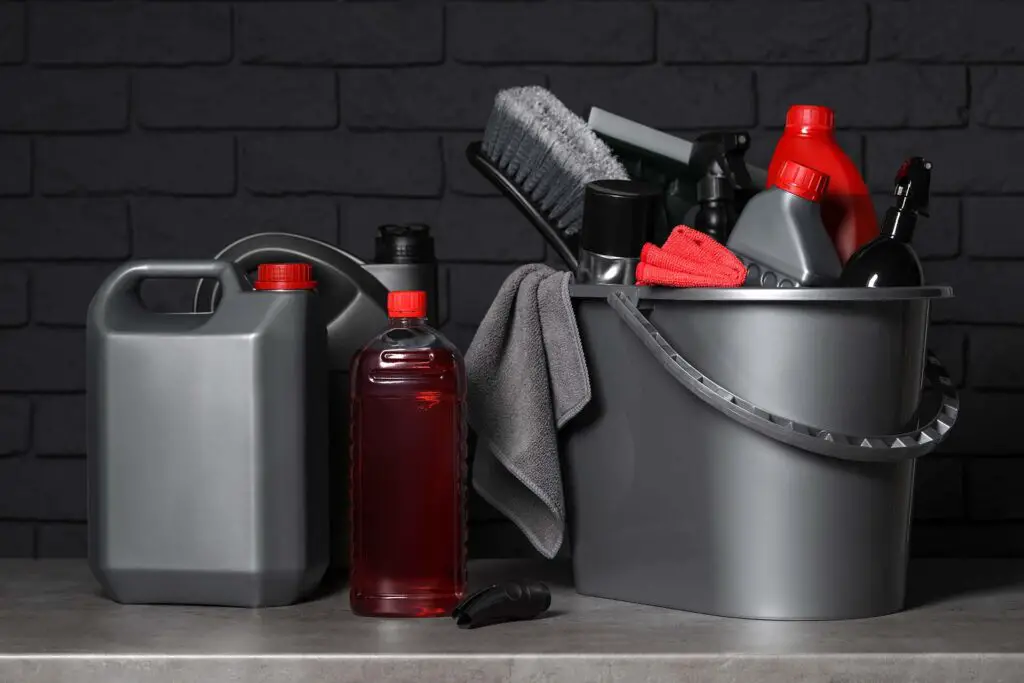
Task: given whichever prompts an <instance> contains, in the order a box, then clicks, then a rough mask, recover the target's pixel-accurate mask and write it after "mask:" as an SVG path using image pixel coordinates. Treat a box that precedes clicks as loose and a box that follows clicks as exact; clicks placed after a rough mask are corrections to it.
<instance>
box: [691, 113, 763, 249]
mask: <svg viewBox="0 0 1024 683" xmlns="http://www.w3.org/2000/svg"><path fill="white" fill-rule="evenodd" d="M748 149H750V135H749V134H748V133H747V132H746V131H741V132H727V131H716V132H712V133H704V134H703V135H700V136H698V137H697V139H696V140H695V141H694V144H693V152H692V153H691V159H690V165H691V166H693V168H694V169H695V170H697V171H698V172H699V173H701V174H702V176H701V179H700V181H698V183H697V202H698V205H699V208H698V210H697V214H696V215H695V216H694V218H693V228H694V229H695V230H699V231H701V232H703V233H705V234H707V235H710V236H711V237H713V238H714V239H716V240H717V241H719V242H721V243H722V244H725V242H726V240H728V239H729V234H730V233H731V232H732V229H733V227H734V226H735V225H736V218H737V215H738V214H737V210H736V208H737V207H736V200H737V197H736V194H737V190H746V189H750V188H753V185H754V183H753V181H752V180H751V179H750V173H749V172H748V171H747V164H746V161H745V160H744V155H745V154H746V152H747V150H748Z"/></svg>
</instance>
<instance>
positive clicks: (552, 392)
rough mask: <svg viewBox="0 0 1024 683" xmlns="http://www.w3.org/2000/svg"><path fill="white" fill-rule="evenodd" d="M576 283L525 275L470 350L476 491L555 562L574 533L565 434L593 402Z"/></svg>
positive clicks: (559, 274)
mask: <svg viewBox="0 0 1024 683" xmlns="http://www.w3.org/2000/svg"><path fill="white" fill-rule="evenodd" d="M571 277H572V276H571V274H570V273H568V272H565V271H556V270H555V269H553V268H551V267H549V266H546V265H544V264H540V263H535V264H530V265H527V266H523V267H521V268H518V269H517V270H516V271H515V272H513V273H512V274H511V275H509V277H508V279H506V280H505V283H504V284H503V285H502V286H501V289H500V290H499V291H498V295H497V297H496V298H495V299H494V303H492V304H491V308H490V310H488V311H487V315H486V316H485V317H484V319H483V322H481V323H480V328H479V329H478V330H477V333H476V336H475V337H474V338H473V342H472V343H471V344H470V346H469V350H468V351H467V352H466V371H467V374H468V376H469V423H470V425H471V426H472V427H473V429H474V430H475V431H476V434H477V448H476V455H475V459H474V461H473V487H474V488H476V490H477V491H478V492H479V493H480V495H481V496H483V498H484V499H486V500H487V501H488V502H489V503H490V504H491V505H493V506H494V507H495V508H497V509H498V510H499V511H500V512H501V513H502V514H504V515H505V516H506V517H508V518H509V519H511V520H512V521H513V522H515V524H516V525H517V526H518V527H519V528H520V529H521V530H522V532H523V533H524V534H525V535H526V537H527V538H528V539H529V540H530V542H531V543H532V544H533V547H535V548H536V549H537V550H538V551H539V552H540V553H541V554H542V555H544V556H545V557H547V558H552V557H554V556H555V554H556V553H557V552H558V549H559V548H560V547H561V546H562V540H563V538H564V536H565V499H564V494H563V492H562V473H561V467H560V463H559V458H558V430H559V429H561V427H562V426H563V425H565V424H566V423H567V422H568V421H569V420H571V419H572V418H573V417H575V416H576V415H577V414H578V413H579V412H580V411H581V410H583V408H584V406H586V405H587V403H588V402H589V401H590V376H589V375H588V374H587V364H586V360H585V359H584V357H583V345H582V344H581V343H580V333H579V329H578V328H577V327H576V317H575V315H574V314H573V310H572V301H571V299H570V298H569V280H570V278H571Z"/></svg>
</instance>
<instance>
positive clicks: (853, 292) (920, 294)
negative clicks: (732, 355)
mask: <svg viewBox="0 0 1024 683" xmlns="http://www.w3.org/2000/svg"><path fill="white" fill-rule="evenodd" d="M616 290H618V291H624V292H626V293H627V294H628V295H630V296H631V297H633V296H635V297H636V298H638V299H640V300H645V299H646V300H657V301H771V302H777V303H787V302H791V301H792V302H835V303H844V302H848V301H867V302H874V301H913V300H921V299H951V298H953V288H952V287H949V286H946V285H927V286H924V287H885V288H881V287H880V288H873V287H794V288H789V287H787V288H772V289H762V288H760V287H692V288H676V287H636V286H632V285H581V284H570V285H569V295H570V296H571V297H572V298H573V299H607V298H608V295H609V294H611V293H612V292H613V291H616Z"/></svg>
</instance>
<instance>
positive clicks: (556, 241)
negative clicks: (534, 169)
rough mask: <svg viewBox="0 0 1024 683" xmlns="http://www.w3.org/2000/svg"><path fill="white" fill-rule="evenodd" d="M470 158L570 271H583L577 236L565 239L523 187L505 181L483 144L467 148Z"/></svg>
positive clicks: (470, 145)
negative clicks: (578, 269)
mask: <svg viewBox="0 0 1024 683" xmlns="http://www.w3.org/2000/svg"><path fill="white" fill-rule="evenodd" d="M466 158H467V159H468V160H469V163H470V164H472V166H473V168H475V169H476V170H478V171H480V174H481V175H483V177H485V178H487V179H488V180H489V181H491V183H492V184H493V185H494V186H495V187H496V188H498V190H500V191H501V193H502V194H503V195H505V197H506V198H508V199H509V200H511V201H512V203H513V204H515V205H516V206H517V207H519V211H520V212H522V214H523V215H524V216H526V218H527V219H528V220H529V221H530V222H531V223H533V227H535V228H537V231H538V232H539V233H540V234H541V235H543V237H544V239H545V240H547V242H548V244H550V245H551V248H552V249H554V250H555V253H557V254H558V255H559V256H560V257H561V258H562V260H563V261H564V262H565V265H566V266H568V267H569V270H570V271H572V273H573V274H574V275H575V274H576V270H577V268H578V267H579V262H578V261H577V260H576V253H577V251H578V248H579V244H578V242H579V240H578V238H577V237H576V236H575V235H572V236H568V235H563V234H562V233H561V232H560V231H559V230H558V228H556V227H555V226H554V225H552V223H551V222H550V221H549V220H548V219H547V218H546V217H545V216H544V212H543V211H541V210H540V209H538V208H537V207H536V206H534V205H533V203H532V202H531V201H530V200H529V199H527V197H526V196H525V195H524V194H523V193H522V191H521V190H520V189H519V187H518V186H517V185H516V184H515V183H513V182H512V181H511V180H509V179H508V178H506V177H505V175H504V174H503V173H502V172H501V171H500V170H498V167H497V166H495V165H494V164H492V163H491V162H490V160H488V159H487V157H485V156H484V155H483V154H482V153H481V152H480V143H479V142H471V143H469V146H468V147H466Z"/></svg>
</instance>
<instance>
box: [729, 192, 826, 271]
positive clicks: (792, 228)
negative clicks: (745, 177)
mask: <svg viewBox="0 0 1024 683" xmlns="http://www.w3.org/2000/svg"><path fill="white" fill-rule="evenodd" d="M726 246H728V247H729V249H730V250H732V251H733V252H734V253H735V254H736V256H738V257H739V259H740V260H741V261H742V262H743V265H745V266H746V267H747V285H748V286H755V287H815V286H827V285H830V284H834V283H835V281H836V280H838V279H839V274H840V273H841V271H842V269H843V266H842V262H841V261H840V260H839V254H838V253H837V252H836V248H835V246H834V245H833V244H832V239H831V238H830V237H829V236H828V232H826V231H825V226H824V224H823V223H822V221H821V204H820V203H818V202H814V201H811V200H809V199H804V198H803V197H799V196H797V195H795V194H792V193H790V192H787V191H786V190H783V189H781V188H779V187H772V188H770V189H768V190H765V191H763V192H759V193H758V194H756V195H754V197H752V198H751V199H750V201H749V202H747V205H746V207H744V209H743V212H742V213H741V214H740V217H739V219H737V221H736V226H735V227H734V228H733V231H732V234H731V235H730V236H729V241H728V242H727V243H726Z"/></svg>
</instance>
